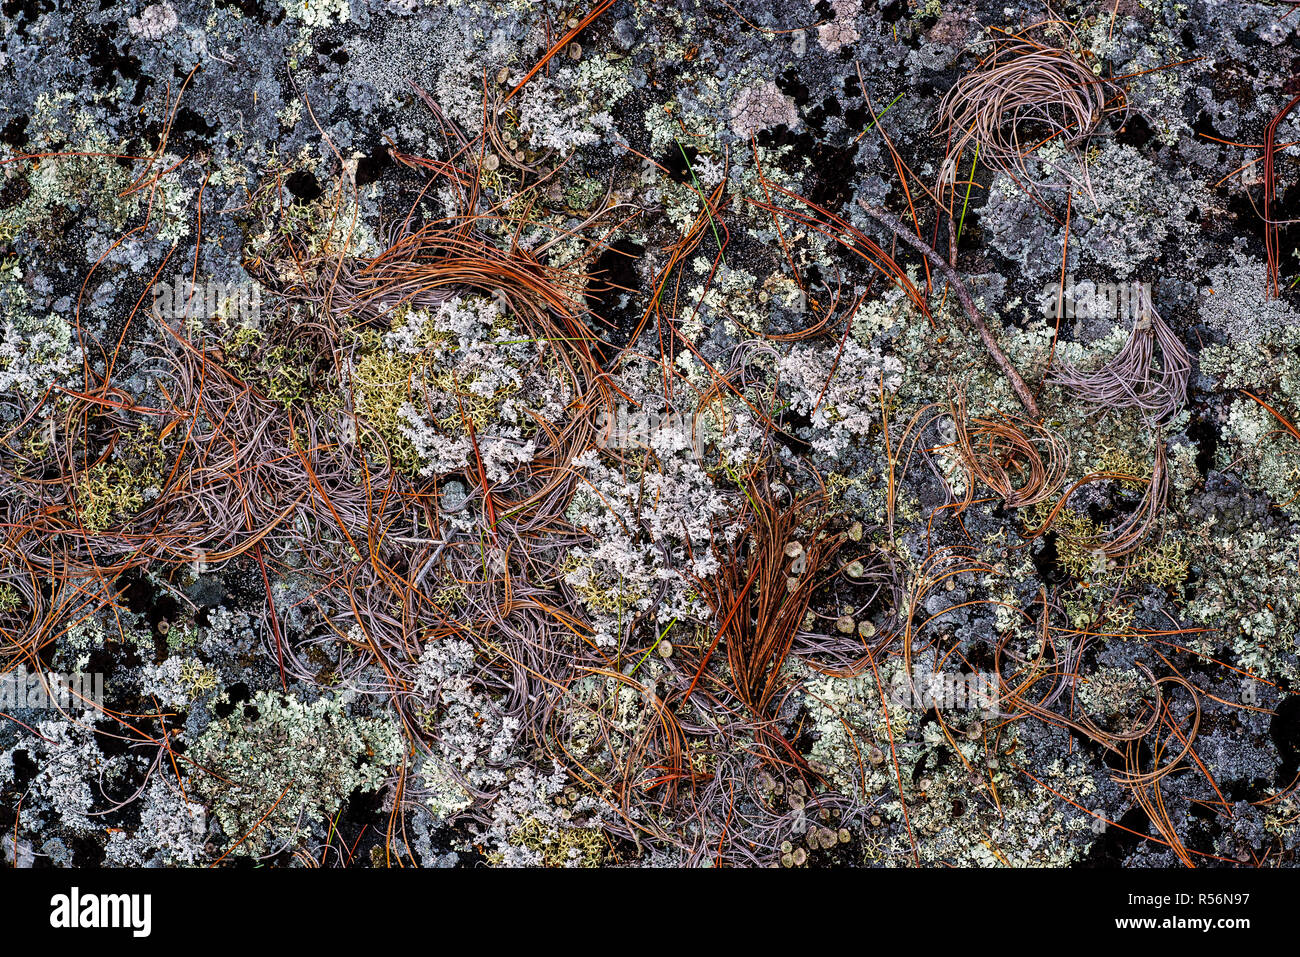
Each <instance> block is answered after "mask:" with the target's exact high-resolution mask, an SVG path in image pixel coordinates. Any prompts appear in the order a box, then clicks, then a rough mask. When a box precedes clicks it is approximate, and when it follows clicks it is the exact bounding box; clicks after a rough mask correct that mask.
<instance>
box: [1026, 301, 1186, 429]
mask: <svg viewBox="0 0 1300 957" xmlns="http://www.w3.org/2000/svg"><path fill="white" fill-rule="evenodd" d="M1157 347H1158V348H1159V362H1158V363H1157V361H1156V358H1157V357H1156V350H1157ZM1191 371H1192V357H1191V354H1190V353H1189V352H1188V351H1187V347H1186V346H1184V345H1183V344H1182V342H1181V341H1179V339H1178V337H1177V336H1176V335H1174V333H1173V331H1172V330H1171V329H1170V328H1169V326H1167V325H1166V324H1165V322H1164V320H1163V319H1161V318H1160V315H1159V314H1158V313H1157V312H1156V310H1155V307H1154V306H1153V305H1152V304H1151V301H1150V299H1149V298H1148V297H1147V296H1146V295H1143V296H1142V298H1141V300H1140V301H1139V308H1138V317H1137V321H1136V322H1135V323H1134V324H1133V331H1132V332H1131V333H1130V334H1129V337H1128V341H1127V342H1125V343H1124V348H1123V349H1121V350H1120V351H1119V353H1118V354H1116V356H1115V358H1113V359H1111V360H1110V361H1109V362H1107V363H1106V364H1105V365H1103V366H1102V367H1101V368H1100V369H1098V370H1097V371H1095V372H1081V371H1079V370H1078V369H1076V368H1074V367H1073V366H1071V365H1069V364H1068V363H1062V364H1061V366H1060V367H1059V368H1057V369H1056V370H1055V371H1054V372H1053V373H1052V374H1051V377H1050V378H1051V380H1052V381H1053V382H1055V383H1057V384H1058V385H1061V386H1063V387H1065V388H1067V389H1069V390H1070V391H1071V392H1073V393H1074V394H1075V395H1076V396H1077V397H1079V398H1080V399H1083V400H1084V401H1085V402H1088V403H1090V404H1091V405H1095V406H1098V407H1099V408H1135V409H1140V410H1141V413H1142V417H1143V418H1144V419H1146V420H1147V421H1148V422H1153V423H1154V422H1159V421H1161V420H1162V419H1165V418H1168V417H1169V416H1171V415H1173V414H1174V413H1175V412H1177V411H1178V410H1179V409H1180V408H1181V407H1182V406H1183V404H1184V403H1185V402H1186V401H1187V378H1188V376H1189V375H1190V374H1191Z"/></svg>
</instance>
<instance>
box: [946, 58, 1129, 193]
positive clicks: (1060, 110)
mask: <svg viewBox="0 0 1300 957" xmlns="http://www.w3.org/2000/svg"><path fill="white" fill-rule="evenodd" d="M1124 103H1125V100H1124V96H1123V93H1122V92H1121V91H1120V90H1119V88H1118V87H1116V86H1115V84H1113V83H1111V82H1110V81H1109V80H1106V79H1103V78H1101V77H1099V76H1097V75H1096V74H1095V73H1094V72H1093V70H1092V68H1091V67H1089V66H1088V64H1086V63H1084V62H1083V60H1081V59H1080V58H1079V57H1077V56H1076V55H1075V54H1073V53H1071V52H1069V51H1067V50H1062V49H1057V48H1054V47H1050V46H1046V45H1044V44H1041V43H1038V42H1037V41H1034V40H1031V39H1027V38H1023V35H1022V37H1021V38H1017V39H1016V40H1012V41H1007V42H1003V43H1000V44H998V45H997V46H996V47H995V48H994V51H993V53H992V54H990V56H989V57H988V58H987V59H986V60H985V61H984V62H983V63H982V64H981V66H980V68H978V69H976V70H974V71H972V72H970V73H968V74H966V75H965V76H963V77H962V78H961V79H960V80H958V81H957V82H956V83H955V84H954V85H953V87H952V89H950V90H949V91H948V92H947V94H945V95H944V98H943V100H942V101H941V102H940V104H939V110H938V114H937V120H938V127H939V129H941V130H942V131H944V132H945V133H946V135H947V137H948V152H947V156H946V158H945V159H944V163H943V166H942V167H941V169H940V173H939V182H940V183H941V184H955V183H956V178H957V177H956V174H957V163H958V161H959V160H960V158H961V156H962V154H963V152H964V151H965V149H966V147H968V146H969V147H978V149H979V158H980V159H981V160H983V161H984V162H986V163H988V164H989V165H990V166H992V167H994V168H995V169H998V170H1001V171H1002V172H1004V173H1006V174H1007V175H1009V176H1011V178H1012V179H1015V180H1016V181H1017V182H1020V181H1021V178H1027V176H1028V172H1027V170H1026V168H1025V159H1026V157H1028V156H1029V155H1030V154H1031V153H1033V152H1034V151H1035V150H1037V149H1038V148H1039V147H1040V146H1043V145H1045V144H1046V143H1048V142H1050V141H1052V140H1057V141H1058V142H1059V143H1060V144H1061V145H1063V146H1067V147H1069V146H1073V145H1075V144H1078V143H1080V142H1082V141H1083V140H1085V139H1086V138H1087V137H1088V136H1090V135H1091V134H1092V133H1093V131H1094V130H1096V128H1097V126H1098V124H1099V123H1100V122H1101V120H1102V118H1103V117H1104V116H1105V115H1106V113H1108V112H1112V111H1114V110H1116V109H1124V108H1126V107H1125V106H1124ZM1022 185H1023V184H1022Z"/></svg>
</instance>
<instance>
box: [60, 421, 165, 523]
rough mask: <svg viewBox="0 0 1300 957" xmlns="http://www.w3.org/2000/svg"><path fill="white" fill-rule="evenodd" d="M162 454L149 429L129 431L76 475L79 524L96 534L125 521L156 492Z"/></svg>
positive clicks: (159, 482)
mask: <svg viewBox="0 0 1300 957" xmlns="http://www.w3.org/2000/svg"><path fill="white" fill-rule="evenodd" d="M166 464H167V458H166V453H165V452H164V450H163V447H162V445H161V444H160V443H159V441H158V436H157V434H156V433H155V432H154V431H153V429H152V428H150V427H148V426H143V427H141V428H139V429H137V430H135V431H134V432H132V433H131V434H130V435H129V436H128V437H127V438H126V439H125V440H124V441H123V442H121V443H120V445H119V447H118V448H117V449H116V450H115V451H114V454H113V458H112V459H111V460H109V461H107V462H101V463H100V464H98V465H95V466H93V467H91V468H89V469H87V470H86V471H85V472H83V473H81V475H79V476H78V477H77V483H76V485H75V486H74V497H75V500H76V506H77V515H78V517H79V519H80V522H81V524H82V526H83V527H84V528H85V529H86V531H88V532H90V533H91V534H96V535H97V534H100V533H102V532H105V531H107V530H108V529H109V528H112V527H113V526H115V525H118V524H120V523H122V522H125V521H128V520H129V519H130V518H131V516H133V515H135V514H137V513H138V512H140V511H141V510H143V509H144V507H145V503H146V501H147V500H148V499H149V497H151V496H152V495H156V494H157V492H158V488H159V486H160V485H161V483H162V481H163V478H164V468H165V467H166Z"/></svg>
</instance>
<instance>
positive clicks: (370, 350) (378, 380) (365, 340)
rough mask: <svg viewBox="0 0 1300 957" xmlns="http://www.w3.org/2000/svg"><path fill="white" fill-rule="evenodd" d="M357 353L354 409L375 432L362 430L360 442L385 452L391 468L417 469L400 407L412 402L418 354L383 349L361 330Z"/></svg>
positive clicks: (372, 335) (373, 450) (374, 451)
mask: <svg viewBox="0 0 1300 957" xmlns="http://www.w3.org/2000/svg"><path fill="white" fill-rule="evenodd" d="M360 341H361V344H362V345H361V349H360V350H359V356H358V357H357V358H356V360H355V361H354V362H353V363H352V374H351V385H352V399H353V403H354V408H355V409H356V412H357V414H358V415H359V416H361V417H362V418H364V419H365V420H366V423H367V424H368V425H369V426H370V428H371V429H373V430H374V433H375V434H371V433H369V432H363V433H362V435H361V442H362V444H363V445H365V446H367V447H368V448H369V450H370V451H371V453H372V454H375V455H384V454H387V455H388V456H389V458H390V459H391V461H392V463H393V465H394V467H396V468H399V469H401V470H403V471H405V472H408V473H415V472H418V471H419V469H420V465H421V462H420V456H419V453H418V452H417V451H416V449H415V446H414V445H413V444H412V443H411V440H410V439H408V438H407V437H406V435H405V433H404V432H403V427H404V426H405V425H406V424H407V420H406V418H405V416H403V414H402V408H403V407H404V406H406V405H407V404H408V403H409V402H410V401H411V384H412V379H413V377H414V376H415V375H416V373H417V371H418V369H419V368H420V364H421V363H420V358H419V357H418V356H411V355H404V354H401V353H398V352H394V351H392V350H390V349H385V348H384V347H383V344H382V342H381V340H380V338H379V336H378V335H377V334H375V333H371V332H367V333H362V335H361V337H360Z"/></svg>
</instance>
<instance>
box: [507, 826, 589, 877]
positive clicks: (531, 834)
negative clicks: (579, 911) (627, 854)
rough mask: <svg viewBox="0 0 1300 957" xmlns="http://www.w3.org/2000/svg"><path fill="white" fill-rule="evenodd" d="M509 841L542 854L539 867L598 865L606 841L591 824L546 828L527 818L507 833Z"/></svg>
mask: <svg viewBox="0 0 1300 957" xmlns="http://www.w3.org/2000/svg"><path fill="white" fill-rule="evenodd" d="M510 843H511V844H514V845H516V846H518V847H522V848H525V849H527V850H530V851H534V852H536V853H538V854H541V856H542V866H543V867H600V865H601V864H602V863H603V862H604V860H605V857H606V855H607V852H608V848H609V842H608V841H607V840H606V839H605V835H604V834H603V833H601V831H600V830H598V829H597V828H594V827H556V828H553V829H552V828H547V827H546V826H545V825H544V824H542V823H541V822H540V821H538V820H537V819H536V818H529V819H528V820H527V821H525V822H524V823H523V824H521V825H520V826H519V827H517V828H515V829H514V830H513V831H512V832H511V834H510Z"/></svg>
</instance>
